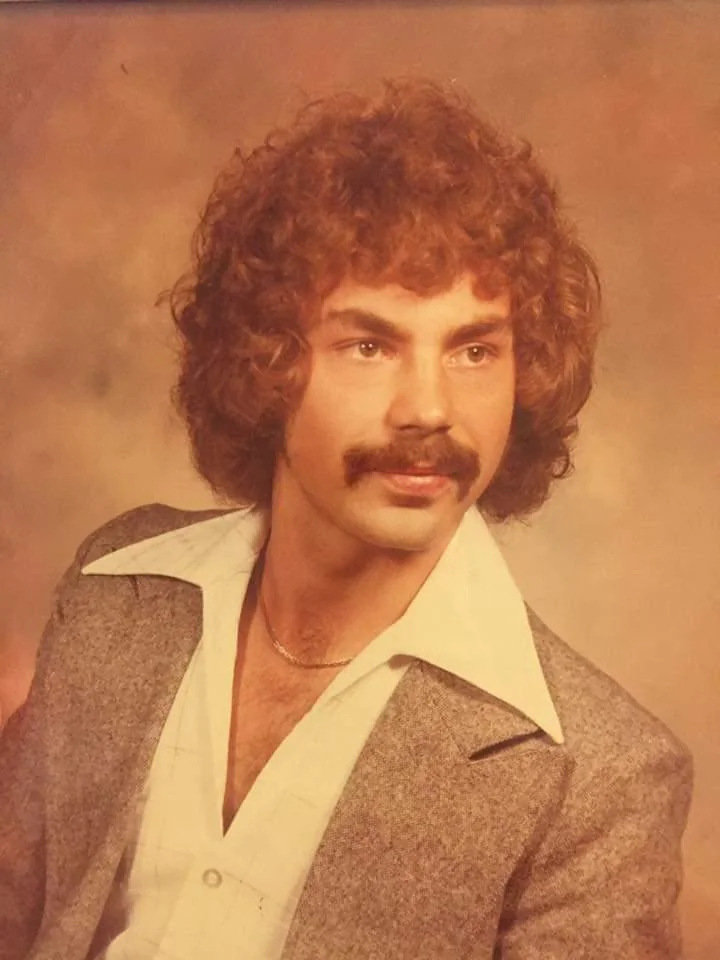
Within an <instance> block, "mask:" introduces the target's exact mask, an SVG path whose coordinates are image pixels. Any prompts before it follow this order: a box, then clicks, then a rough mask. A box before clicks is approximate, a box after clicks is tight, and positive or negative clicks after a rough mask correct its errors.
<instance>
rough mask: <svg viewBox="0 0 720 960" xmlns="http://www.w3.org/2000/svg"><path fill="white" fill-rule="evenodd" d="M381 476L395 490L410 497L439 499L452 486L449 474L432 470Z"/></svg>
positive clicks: (384, 473)
mask: <svg viewBox="0 0 720 960" xmlns="http://www.w3.org/2000/svg"><path fill="white" fill-rule="evenodd" d="M380 476H381V477H382V478H383V480H385V482H386V483H387V484H388V486H390V487H391V488H392V489H393V490H395V491H396V492H398V493H401V494H404V495H406V496H407V495H409V496H420V497H437V496H439V495H440V494H441V493H444V492H445V491H446V490H447V488H448V487H449V485H450V478H449V477H448V476H447V474H442V473H435V472H431V471H430V470H415V469H414V470H412V471H411V472H410V471H406V472H403V473H387V472H384V471H383V472H382V473H380Z"/></svg>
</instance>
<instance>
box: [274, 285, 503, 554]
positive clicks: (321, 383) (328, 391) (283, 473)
mask: <svg viewBox="0 0 720 960" xmlns="http://www.w3.org/2000/svg"><path fill="white" fill-rule="evenodd" d="M306 337H307V340H308V343H309V346H310V354H311V364H310V374H309V379H308V383H307V386H306V389H305V392H304V394H303V397H302V399H301V401H300V404H299V406H298V408H297V410H296V411H295V413H294V414H293V416H292V417H291V418H290V420H289V422H288V424H287V428H286V434H285V448H284V455H283V456H281V457H280V458H279V459H278V465H277V469H276V474H275V485H274V491H273V513H275V512H276V511H279V512H281V511H282V508H283V507H286V508H289V509H288V510H287V513H288V515H289V516H291V517H292V518H294V519H297V520H298V521H299V520H301V519H305V520H307V521H309V523H310V524H311V525H312V524H318V525H319V527H318V529H320V527H322V526H326V525H328V524H329V525H331V526H332V527H334V528H335V529H336V530H339V531H341V532H343V533H344V534H345V535H347V536H348V537H350V538H353V539H354V540H356V541H361V542H363V543H365V544H372V545H375V546H377V547H380V548H384V549H392V550H407V551H421V550H427V549H431V548H432V547H433V545H435V544H437V543H439V542H441V541H443V540H446V539H447V538H449V537H450V536H451V535H452V533H453V531H454V530H455V528H456V527H457V525H458V523H459V522H460V520H461V518H462V516H463V514H464V513H465V511H466V510H467V509H468V507H470V506H471V505H472V504H473V503H474V502H475V501H476V500H477V499H478V497H479V496H480V495H481V494H482V493H483V491H484V490H485V489H486V488H487V486H488V485H489V483H490V481H491V479H492V477H493V475H494V474H495V472H496V470H497V468H498V466H499V464H500V461H501V458H502V455H503V452H504V450H505V446H506V443H507V440H508V435H509V431H510V422H511V418H512V411H513V402H514V394H515V363H514V355H513V349H512V347H513V344H512V327H511V324H510V318H509V301H508V298H507V296H506V295H501V296H499V297H497V298H496V299H493V300H485V299H482V298H480V297H478V296H476V294H475V293H474V292H473V283H472V278H471V277H469V276H464V277H462V278H460V279H459V280H458V282H457V283H456V284H455V285H454V286H453V287H452V288H451V289H449V290H448V291H446V292H445V293H441V294H438V295H436V296H430V297H423V296H418V295H417V294H415V293H412V292H411V291H409V290H406V289H404V288H403V287H400V286H396V285H389V286H383V287H377V288H376V287H367V286H361V285H358V284H355V283H352V282H345V283H343V284H341V285H340V286H339V287H337V288H336V289H335V290H334V291H333V292H332V293H331V294H330V296H329V297H328V298H327V299H326V300H325V301H324V303H323V305H322V308H321V310H320V317H319V319H318V320H316V321H315V322H314V323H313V324H312V325H311V326H310V328H309V329H308V331H307V333H306ZM298 511H300V512H301V513H302V514H303V517H299V516H298Z"/></svg>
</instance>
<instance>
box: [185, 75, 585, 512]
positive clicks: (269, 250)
mask: <svg viewBox="0 0 720 960" xmlns="http://www.w3.org/2000/svg"><path fill="white" fill-rule="evenodd" d="M193 247H194V261H193V262H194V268H193V270H192V272H191V273H189V274H186V275H185V276H184V277H182V278H181V279H180V280H179V281H178V283H177V284H176V285H175V287H174V288H173V289H172V291H171V292H170V295H169V296H170V305H171V310H172V314H173V318H174V321H175V324H176V326H177V329H178V331H179V333H180V340H181V369H180V375H179V380H178V383H177V385H176V388H175V393H174V397H175V402H176V404H177V406H178V408H179V410H180V412H181V414H182V415H183V417H184V419H185V422H186V424H187V428H188V433H189V436H190V441H191V447H192V451H193V456H194V460H195V464H196V466H197V468H198V470H199V472H200V473H201V474H202V475H203V476H204V477H205V479H206V480H207V481H208V482H209V484H210V486H211V487H212V488H213V490H214V491H215V492H216V493H217V494H219V495H220V496H221V497H223V498H224V499H225V500H226V501H229V502H233V503H238V504H246V505H252V506H256V507H267V506H269V504H270V499H271V492H272V481H273V475H274V469H275V462H276V458H277V455H278V453H279V451H280V450H281V449H282V443H283V435H284V425H285V423H286V421H287V418H288V416H289V415H290V414H291V413H292V411H293V409H295V408H296V405H297V404H298V402H299V400H300V399H301V397H302V393H303V389H304V386H305V384H306V382H307V377H308V369H309V366H308V362H307V360H308V347H307V343H306V341H305V338H304V336H303V325H304V324H305V323H307V322H308V321H309V320H310V319H311V318H312V317H313V316H317V311H318V310H319V307H320V305H321V303H322V301H323V300H324V299H325V298H326V297H327V296H328V294H329V293H330V292H331V291H332V290H333V289H334V288H335V287H336V286H337V285H338V284H339V283H340V282H341V281H343V280H344V279H352V280H354V281H355V282H358V283H364V284H368V285H383V284H386V283H397V284H400V285H402V286H403V287H405V288H407V289H409V290H412V291H413V292H415V293H418V294H421V295H432V294H434V293H438V292H442V291H444V290H447V289H449V288H450V287H451V286H452V284H453V283H454V282H455V281H456V280H457V279H458V278H459V277H460V276H461V275H465V274H467V273H468V272H469V273H470V274H471V275H472V276H473V277H474V278H475V279H476V285H477V288H478V290H482V292H483V294H484V295H485V296H496V295H497V294H498V293H500V292H501V291H502V292H506V293H508V294H509V297H510V303H511V311H512V322H513V332H514V350H515V359H516V369H517V383H516V397H515V407H514V414H513V420H512V426H511V431H510V437H509V440H508V444H507V448H506V451H505V455H504V458H503V461H502V463H501V465H500V468H499V469H498V471H497V473H496V475H495V477H494V478H493V480H492V482H491V484H490V485H489V486H488V488H487V490H486V491H485V492H484V493H483V495H482V497H481V498H480V500H479V501H478V507H479V509H480V510H481V511H482V512H483V513H484V514H485V515H486V516H487V517H488V518H489V519H492V520H505V519H508V518H511V517H521V516H524V515H526V514H528V513H530V512H531V511H533V510H535V509H537V507H539V506H540V505H541V504H542V503H543V502H544V501H545V500H546V499H547V497H548V495H549V491H550V487H551V484H552V481H553V480H555V479H557V478H560V477H563V476H565V475H566V474H568V473H569V471H570V470H571V468H572V462H571V453H570V444H571V441H572V439H573V437H574V435H575V434H576V432H577V414H578V412H579V410H580V409H581V407H582V406H583V404H584V403H585V401H586V400H587V398H588V396H589V393H590V389H591V383H592V367H593V355H594V351H595V344H596V340H597V334H598V328H599V302H600V286H599V281H598V277H597V271H596V268H595V265H594V263H593V261H592V259H591V257H590V256H589V254H588V253H587V252H586V250H585V249H584V248H583V247H582V245H581V244H580V243H579V242H578V240H577V239H576V236H575V231H574V229H573V227H572V226H571V225H570V224H569V223H568V222H567V221H566V219H565V218H564V216H563V215H562V213H561V211H560V205H559V200H558V196H557V192H556V190H555V188H554V186H553V185H552V184H551V182H550V180H549V179H548V177H547V175H546V174H545V173H544V172H543V170H542V169H541V168H540V166H539V165H538V163H537V162H536V160H535V159H534V157H533V155H532V149H531V147H530V146H529V145H528V144H527V143H515V142H513V141H511V140H510V139H508V138H507V137H505V136H504V135H503V134H501V133H500V132H499V131H498V130H497V129H495V128H494V127H493V126H492V125H491V124H490V123H488V122H487V121H485V120H484V119H481V118H479V117H478V115H477V114H476V112H475V111H474V110H473V108H472V106H471V105H470V104H469V103H468V102H467V101H466V99H465V98H464V97H463V96H461V95H459V94H457V93H456V92H454V91H452V92H451V91H446V90H444V89H443V88H442V87H440V86H438V85H436V84H433V83H430V82H426V81H410V80H405V81H386V82H385V84H384V85H383V90H382V93H381V94H380V96H378V97H376V98H371V97H366V96H361V95H359V94H350V93H347V94H339V95H336V96H333V97H331V98H329V99H326V100H322V101H318V102H315V103H312V104H310V105H309V106H307V107H305V108H304V110H302V111H301V112H300V114H299V116H298V118H297V119H296V121H295V123H294V124H293V125H292V126H291V127H290V128H289V129H286V130H280V131H275V132H274V133H272V134H270V136H269V137H268V138H267V139H266V141H265V142H264V143H263V144H262V145H261V146H260V147H258V148H257V149H255V150H253V151H252V152H251V153H249V154H247V155H245V154H243V153H242V152H241V151H240V150H236V151H235V153H234V155H233V158H232V161H231V162H230V164H229V166H228V167H227V169H226V170H225V171H224V172H223V173H222V174H221V175H220V176H219V178H218V179H217V181H216V183H215V186H214V189H213V192H212V194H211V196H210V199H209V201H208V203H207V206H206V208H205V211H204V213H203V215H202V218H201V221H200V224H199V226H198V229H197V231H196V233H195V237H194V244H193Z"/></svg>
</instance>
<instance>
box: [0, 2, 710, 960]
mask: <svg viewBox="0 0 720 960" xmlns="http://www.w3.org/2000/svg"><path fill="white" fill-rule="evenodd" d="M719 63H720V4H716V3H713V2H706V3H698V2H676V3H672V2H666V3H661V2H652V0H648V2H642V0H640V2H620V3H607V2H598V3H581V2H577V3H564V2H554V3H546V4H541V3H532V4H529V3H505V4H500V3H498V4H489V3H488V4H483V3H481V2H479V0H477V2H475V3H465V4H459V3H458V4H452V3H445V4H429V3H428V4H424V5H423V4H416V5H411V4H395V5H393V4H390V3H385V4H372V3H366V4H363V5H361V4H357V5H356V4H353V3H345V4H340V3H338V4H329V3H324V4H323V3H316V4H313V3H294V4H293V3H288V4H287V5H281V4H277V3H275V4H273V3H267V4H265V5H261V4H248V5H241V4H236V5H229V4H228V5H219V4H212V3H204V4H202V3H197V4H195V5H194V6H186V5H184V4H183V5H181V4H177V3H176V4H172V3H170V4H165V5H164V6H160V5H156V6H141V5H139V4H129V3H126V4H119V5H117V6H114V7H113V6H109V5H106V4H103V5H100V6H96V5H92V4H87V3H86V4H82V3H80V4H75V5H57V6H54V5H49V4H26V5H24V6H17V7H15V6H6V5H5V4H1V5H0V173H1V174H2V176H1V178H0V231H1V233H0V236H1V237H2V242H1V243H0V350H1V355H0V418H1V419H0V438H1V440H2V459H1V460H0V583H2V603H0V699H2V701H3V707H4V710H5V711H6V712H7V711H8V710H10V709H12V708H13V707H14V706H16V705H17V704H18V703H19V701H20V700H21V699H22V697H23V696H24V694H25V690H26V687H27V683H28V682H29V678H30V673H31V670H32V663H33V655H34V651H35V647H36V644H37V640H38V637H39V634H40V632H41V629H42V624H43V622H44V619H45V617H46V614H47V612H48V609H49V604H50V595H51V590H52V587H53V584H54V582H55V580H56V579H57V577H58V576H59V574H60V573H61V571H62V569H63V568H64V567H65V565H66V564H67V563H68V561H69V560H70V558H71V555H72V553H73V550H74V548H75V546H76V545H77V544H78V542H79V540H80V539H81V538H82V537H83V536H84V535H85V534H86V533H88V532H89V531H90V530H91V528H93V527H94V526H96V525H98V524H100V523H101V522H103V521H104V520H106V519H108V518H109V517H110V516H112V515H114V514H116V513H118V512H120V511H122V510H125V509H127V508H130V507H132V506H135V505H137V504H140V503H144V502H147V501H154V500H161V501H165V502H168V503H171V504H174V505H180V506H185V507H201V506H207V505H210V504H211V503H212V500H211V497H210V495H209V493H208V492H207V490H206V489H205V488H204V486H203V485H202V484H201V483H200V482H199V481H198V480H196V479H195V478H194V477H193V474H192V471H191V469H190V467H189V463H188V456H187V452H186V447H185V441H184V437H183V432H182V429H181V428H180V426H179V424H178V423H177V422H176V420H175V418H174V416H173V414H172V413H171V411H170V408H169V404H168V399H167V397H168V390H169V388H170V385H171V383H172V380H173V370H174V355H173V349H174V348H173V336H172V331H171V328H170V325H169V322H168V315H167V311H166V310H165V309H164V308H156V307H155V306H154V302H155V299H156V296H157V294H158V293H159V292H160V291H161V290H162V289H163V288H164V287H166V286H168V285H169V284H170V283H171V282H172V281H173V280H174V279H175V278H176V276H177V274H178V273H179V272H180V271H181V270H182V269H183V267H184V266H185V264H186V262H187V253H188V238H189V234H190V232H191V229H192V227H193V225H194V222H195V219H196V215H197V211H198V209H199V206H200V204H201V202H202V200H203V199H204V197H205V195H206V193H207V192H208V189H209V186H210V183H211V180H212V178H213V176H214V175H215V173H216V172H217V170H218V169H219V168H220V167H221V166H222V164H223V163H224V162H225V160H226V159H227V158H228V156H229V154H230V153H231V150H232V148H233V147H234V145H235V144H238V143H240V144H243V145H245V146H250V145H253V144H254V143H256V142H257V140H258V138H259V137H261V136H262V135H263V134H264V132H265V131H266V129H267V128H268V127H269V126H271V125H273V124H276V123H279V122H282V121H283V120H286V119H288V118H289V117H290V116H291V115H292V113H293V112H294V110H295V108H296V107H297V106H298V105H300V104H301V103H302V102H303V101H304V100H305V99H306V98H307V97H309V96H315V95H318V94H322V93H324V92H328V91H330V90H332V89H335V88H336V87H337V86H341V85H343V84H350V85H358V84H360V85H366V86H372V85H373V83H374V82H376V80H377V79H378V78H380V77H382V76H387V75H395V74H423V75H426V76H430V77H434V78H439V79H448V78H456V81H457V83H459V84H461V85H462V86H463V87H466V88H468V89H469V90H470V92H471V93H472V94H473V96H474V97H475V98H476V100H477V102H478V103H479V105H480V106H481V107H482V108H483V109H484V110H486V111H487V112H489V113H490V114H491V115H493V116H494V117H496V118H497V119H498V120H499V121H500V122H501V124H503V125H504V126H506V127H507V128H509V129H510V130H513V131H517V132H518V133H519V134H521V135H523V136H526V137H527V138H529V139H530V140H531V141H532V142H534V143H535V144H536V146H537V147H538V148H539V150H540V152H541V154H542V156H543V157H544V160H545V162H546V163H547V164H548V165H549V166H550V167H551V168H552V169H553V170H554V171H555V172H556V173H557V175H558V177H559V179H560V182H561V183H562V184H563V185H564V192H565V196H566V198H567V202H568V204H569V206H570V207H571V209H572V211H573V213H574V215H575V216H576V218H577V219H578V220H579V221H580V223H581V226H582V229H583V231H584V234H585V236H586V238H587V241H588V243H589V245H590V246H591V248H592V249H593V251H594V252H595V254H596V256H597V258H598V260H599V262H600V265H601V268H602V272H603V276H604V280H605V297H606V318H607V322H608V329H607V332H606V335H605V339H604V343H603V346H602V350H601V354H600V364H599V371H598V384H597V391H596V394H595V397H594V399H593V400H592V402H591V404H590V406H589V407H588V409H587V411H586V413H585V415H584V417H583V428H584V432H583V437H582V441H581V442H580V444H579V447H578V455H577V463H578V468H577V472H576V474H575V477H574V478H573V479H572V480H570V481H567V482H566V483H565V484H564V485H563V486H562V488H561V489H560V490H558V492H557V494H556V497H555V499H554V500H553V501H552V502H551V504H550V505H549V506H548V507H547V508H546V509H545V511H544V512H543V513H542V514H541V515H540V516H539V517H538V519H537V520H536V521H535V522H534V523H533V524H532V525H531V526H530V527H528V528H516V529H506V530H503V531H501V532H500V534H499V535H500V538H501V540H502V542H503V543H504V545H505V547H506V552H507V556H508V558H509V560H510V562H511V565H512V567H513V569H514V571H515V573H516V576H517V578H518V580H519V582H520V584H521V586H522V587H523V588H524V591H525V594H526V596H527V598H528V600H529V601H530V602H531V603H532V604H533V605H534V606H535V607H536V608H537V609H538V611H539V613H540V614H541V615H542V616H543V618H544V619H546V620H547V621H548V622H549V623H550V625H551V626H553V627H554V628H555V629H556V630H557V631H558V632H560V633H561V634H562V635H563V636H564V637H565V638H566V639H567V640H569V641H570V642H571V643H572V644H573V645H574V646H576V647H577V648H578V649H579V650H581V651H582V652H583V653H585V654H586V655H588V656H590V657H591V659H593V660H594V661H595V662H596V663H598V664H599V665H600V666H602V667H603V668H604V669H605V670H607V671H608V672H610V673H611V674H613V675H614V676H615V677H616V678H617V679H618V680H620V681H621V682H622V683H623V684H624V685H625V686H626V687H628V688H629V689H630V690H631V691H632V692H633V693H634V694H635V695H636V696H637V697H638V699H640V700H641V701H642V702H643V703H645V704H646V705H647V706H648V707H650V708H651V709H652V710H653V711H654V712H655V713H657V714H658V715H659V716H660V717H662V718H663V719H664V720H665V721H666V722H667V723H668V724H669V725H670V726H671V727H672V728H673V729H674V730H675V731H676V732H677V733H678V734H679V735H680V736H681V737H682V738H683V739H684V740H685V741H686V742H688V743H689V744H690V746H691V747H692V749H693V751H694V753H695V756H696V761H697V787H696V798H695V805H694V809H693V813H692V819H691V824H690V828H689V830H688V834H687V839H686V862H687V886H686V893H685V895H684V912H685V925H686V937H687V943H688V950H687V954H688V957H689V958H690V960H701V958H702V960H711V958H716V957H717V956H718V955H719V954H720V920H719V919H718V917H720V872H719V870H718V859H719V858H720V829H719V828H718V823H717V812H718V809H720V762H719V761H720V748H719V746H718V730H719V729H720V707H719V706H718V703H719V697H718V690H719V687H720V669H719V667H718V623H719V622H720V616H719V614H720V610H719V609H718V608H719V606H720V604H719V603H718V600H719V596H720V591H719V588H718V577H719V575H720V563H719V560H720V547H719V546H718V541H719V536H720V523H719V520H720V508H719V506H718V500H719V497H718V486H719V480H720V455H719V451H720V413H719V410H720V389H719V388H718V385H717V378H718V374H720V332H719V324H718V312H719V310H718V308H719V307H720V281H719V279H718V275H719V273H720V260H719V254H718V247H719V244H718V239H719V238H718V232H719V231H718V226H719V222H720V198H719V192H718V178H719V176H720V149H719V144H718V129H719V128H720V83H719V79H720V67H719V66H718V64H719Z"/></svg>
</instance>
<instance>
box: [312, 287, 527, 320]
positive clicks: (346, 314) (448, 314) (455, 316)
mask: <svg viewBox="0 0 720 960" xmlns="http://www.w3.org/2000/svg"><path fill="white" fill-rule="evenodd" d="M509 312H510V298H509V295H508V294H507V293H501V294H499V295H498V296H493V297H487V296H485V295H484V294H483V293H482V292H481V291H480V290H478V289H476V283H475V280H474V278H473V277H471V276H469V275H466V276H463V277H460V278H458V280H457V281H456V282H455V283H454V284H453V285H452V286H451V287H450V288H449V289H447V290H445V291H442V292H440V293H434V294H430V295H425V294H418V293H415V292H414V291H412V290H408V289H406V288H405V287H401V286H399V285H397V284H387V285H384V286H376V287H375V286H365V285H363V284H359V283H355V282H353V281H345V282H343V283H341V284H340V285H339V286H338V287H336V288H335V290H333V291H332V293H330V295H329V296H328V297H326V298H325V300H324V301H323V303H322V305H321V309H320V319H321V321H326V322H330V323H332V322H348V321H351V320H352V318H353V316H354V315H360V314H367V315H373V316H376V317H379V318H382V319H384V320H388V321H390V322H391V323H394V324H396V325H397V326H400V327H407V328H408V329H412V328H416V329H417V328H418V327H419V326H422V325H423V324H429V325H432V327H434V328H435V329H438V328H445V327H455V326H460V325H463V324H467V323H472V322H474V321H476V320H484V319H489V318H504V317H507V316H508V315H509Z"/></svg>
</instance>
